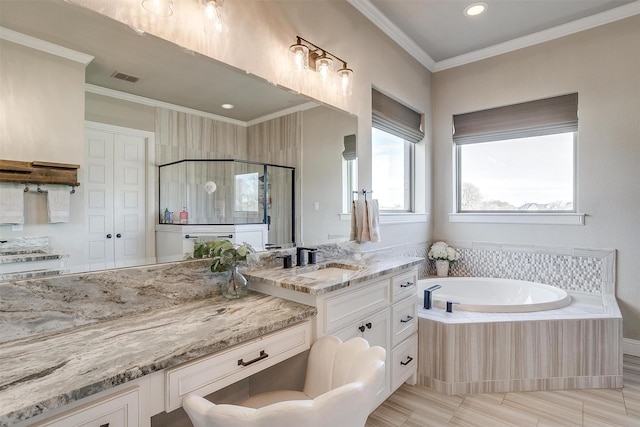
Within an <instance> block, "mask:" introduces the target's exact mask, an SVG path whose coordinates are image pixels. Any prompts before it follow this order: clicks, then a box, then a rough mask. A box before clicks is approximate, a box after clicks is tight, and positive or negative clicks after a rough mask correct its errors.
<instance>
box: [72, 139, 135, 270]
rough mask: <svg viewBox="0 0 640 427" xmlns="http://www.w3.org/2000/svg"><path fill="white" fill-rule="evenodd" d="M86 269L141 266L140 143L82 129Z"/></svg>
mask: <svg viewBox="0 0 640 427" xmlns="http://www.w3.org/2000/svg"><path fill="white" fill-rule="evenodd" d="M85 144H86V162H85V164H86V168H87V179H86V181H87V183H86V190H85V191H86V192H87V197H86V215H87V218H86V224H87V225H86V230H87V259H88V264H89V269H90V270H102V269H106V268H116V267H127V266H133V265H141V264H145V263H146V250H145V248H146V246H145V242H146V235H145V232H146V231H145V230H146V222H145V212H146V206H145V200H146V199H145V197H146V182H145V167H146V154H145V153H146V150H145V147H146V139H145V138H144V137H140V136H131V135H123V134H121V133H114V132H109V131H100V130H95V129H86V130H85Z"/></svg>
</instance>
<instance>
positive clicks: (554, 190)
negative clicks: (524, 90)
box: [453, 94, 578, 213]
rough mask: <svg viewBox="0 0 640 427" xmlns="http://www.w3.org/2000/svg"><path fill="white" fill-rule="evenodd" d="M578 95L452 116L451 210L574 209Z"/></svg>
mask: <svg viewBox="0 0 640 427" xmlns="http://www.w3.org/2000/svg"><path fill="white" fill-rule="evenodd" d="M577 101H578V95H577V94H571V95H564V96H559V97H554V98H547V99H543V100H539V101H532V102H528V103H523V104H517V105H513V106H508V107H500V108H495V109H491V110H484V111H480V112H475V113H468V114H464V115H458V116H454V137H453V139H454V144H455V150H456V178H457V182H456V190H457V191H456V195H457V198H456V199H457V203H456V205H457V206H456V208H457V209H456V211H457V212H459V213H465V212H512V213H518V212H526V213H536V212H539V213H544V212H547V213H548V212H558V213H562V212H575V207H576V206H575V175H576V174H575V172H576V171H575V148H576V141H577V124H578V123H577V122H578V118H577Z"/></svg>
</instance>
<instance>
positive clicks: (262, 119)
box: [247, 101, 320, 126]
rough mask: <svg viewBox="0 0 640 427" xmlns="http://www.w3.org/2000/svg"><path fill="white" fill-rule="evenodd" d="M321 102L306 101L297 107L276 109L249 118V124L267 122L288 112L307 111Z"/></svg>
mask: <svg viewBox="0 0 640 427" xmlns="http://www.w3.org/2000/svg"><path fill="white" fill-rule="evenodd" d="M319 105H320V104H318V103H317V102H312V101H309V102H305V103H304V104H300V105H296V106H295V107H291V108H287V109H285V110H280V111H276V112H275V113H272V114H267V115H266V116H262V117H258V118H257V119H253V120H249V121H248V122H247V126H253V125H257V124H258V123H262V122H266V121H269V120H273V119H277V118H278V117H282V116H286V115H288V114H293V113H297V112H298V111H306V110H310V109H312V108H315V107H318V106H319Z"/></svg>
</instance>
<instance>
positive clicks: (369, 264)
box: [244, 256, 424, 295]
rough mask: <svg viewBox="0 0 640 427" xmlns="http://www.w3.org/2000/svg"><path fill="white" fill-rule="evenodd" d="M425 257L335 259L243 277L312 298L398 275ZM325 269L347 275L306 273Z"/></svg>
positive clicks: (265, 270)
mask: <svg viewBox="0 0 640 427" xmlns="http://www.w3.org/2000/svg"><path fill="white" fill-rule="evenodd" d="M423 262H424V258H418V257H389V256H380V257H375V258H368V259H354V258H344V259H332V260H327V261H324V262H321V263H318V264H315V265H307V266H304V267H293V268H282V267H275V268H264V269H259V270H251V271H248V272H246V273H244V275H245V276H246V277H247V279H249V280H251V281H254V282H256V283H263V284H267V285H272V286H277V287H280V288H284V289H290V290H293V291H297V292H302V293H307V294H311V295H322V294H326V293H328V292H332V291H335V290H338V289H342V288H346V287H349V286H352V285H355V284H357V283H361V282H364V281H367V280H370V279H375V278H376V277H380V276H383V275H385V274H389V273H397V272H400V271H403V270H406V269H408V268H411V267H414V266H417V265H420V264H422V263H423ZM325 268H341V269H344V270H345V272H344V273H343V274H340V275H335V276H331V277H322V278H313V277H305V276H303V275H304V274H307V273H310V272H312V271H316V270H320V269H325Z"/></svg>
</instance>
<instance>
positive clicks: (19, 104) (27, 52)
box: [0, 40, 84, 268]
mask: <svg viewBox="0 0 640 427" xmlns="http://www.w3.org/2000/svg"><path fill="white" fill-rule="evenodd" d="M0 70H1V72H0V94H1V96H0V159H4V160H18V161H25V162H30V161H34V160H40V161H47V162H59V163H72V164H79V165H81V167H80V170H79V171H78V180H79V181H80V182H81V183H82V181H83V178H82V174H83V173H84V171H83V169H82V164H83V163H84V65H83V64H80V63H78V62H74V61H70V60H67V59H63V58H60V57H57V56H54V55H50V54H47V53H43V52H40V51H37V50H34V49H31V48H27V47H24V46H21V45H18V44H14V43H12V42H8V41H5V40H0ZM0 185H6V186H12V185H14V184H0ZM15 186H17V184H15ZM44 188H45V189H46V187H44ZM32 189H33V190H35V187H32ZM83 194H84V193H83V191H82V185H81V186H80V187H79V188H78V189H77V190H76V193H75V194H73V195H72V196H71V212H70V220H69V223H61V224H51V225H50V224H49V223H48V219H47V203H46V202H47V199H46V196H45V195H43V194H38V193H36V192H35V191H29V192H28V193H25V195H24V203H25V207H24V210H25V224H24V229H23V230H21V231H13V230H12V226H11V225H0V236H1V237H20V236H49V243H50V246H51V247H53V248H55V249H56V250H59V251H61V252H70V253H78V254H79V253H83V250H84V242H83V240H82V236H83V233H84V227H83V224H84V196H83ZM70 236H79V237H78V238H70ZM79 262H81V261H80V260H76V259H67V260H66V263H65V264H66V265H65V267H71V268H73V264H75V263H79Z"/></svg>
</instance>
